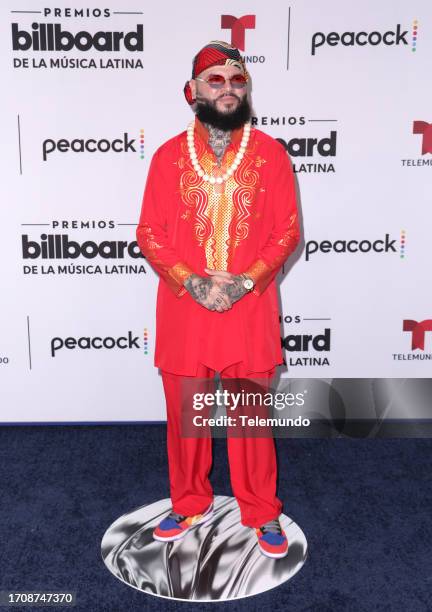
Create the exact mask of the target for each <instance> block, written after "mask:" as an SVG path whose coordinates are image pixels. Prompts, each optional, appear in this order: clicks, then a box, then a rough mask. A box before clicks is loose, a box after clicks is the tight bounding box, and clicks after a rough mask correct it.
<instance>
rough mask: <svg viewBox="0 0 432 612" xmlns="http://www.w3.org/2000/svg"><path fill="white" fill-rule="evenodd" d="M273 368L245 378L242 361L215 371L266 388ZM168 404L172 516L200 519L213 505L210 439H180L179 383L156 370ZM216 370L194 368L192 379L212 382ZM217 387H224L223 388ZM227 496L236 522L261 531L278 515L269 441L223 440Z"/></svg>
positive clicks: (279, 506) (273, 455)
mask: <svg viewBox="0 0 432 612" xmlns="http://www.w3.org/2000/svg"><path fill="white" fill-rule="evenodd" d="M274 372H275V369H274V368H273V369H272V370H270V371H268V372H260V373H255V374H246V373H245V370H244V365H243V362H239V363H236V364H233V365H230V366H229V367H227V368H225V369H224V370H222V371H221V372H220V377H221V379H224V378H255V379H258V378H259V379H265V380H266V381H268V384H270V381H271V379H272V377H273V375H274ZM161 374H162V381H163V385H164V391H165V399H166V405H167V450H168V464H169V479H170V495H171V502H172V506H173V510H174V512H178V513H179V514H184V515H187V516H191V515H195V514H199V513H200V512H202V511H204V510H205V509H206V508H207V507H208V505H209V504H210V503H211V502H212V501H213V489H212V486H211V484H210V481H209V479H208V474H209V472H210V469H211V465H212V438H211V437H202V438H187V437H182V435H181V409H182V408H181V406H182V389H183V388H184V387H182V379H183V380H184V379H185V378H186V379H188V380H189V381H192V383H191V384H193V380H194V378H195V377H192V376H187V377H184V376H179V375H177V374H172V373H170V372H166V371H164V370H161ZM214 375H215V370H212V369H211V368H208V367H207V366H205V365H203V364H199V366H198V370H197V375H196V378H200V379H213V377H214ZM222 386H223V387H225V385H224V384H223V383H222ZM227 447H228V459H229V466H230V478H231V487H232V491H233V493H234V495H235V497H236V499H237V502H238V505H239V507H240V514H241V522H242V524H243V525H245V526H247V527H260V526H261V525H263V524H264V523H266V522H267V521H269V520H271V519H274V518H276V517H278V516H279V514H280V513H281V511H282V502H281V501H280V499H278V497H277V496H276V478H277V464H276V453H275V447H274V440H273V438H272V437H263V438H259V437H230V436H227Z"/></svg>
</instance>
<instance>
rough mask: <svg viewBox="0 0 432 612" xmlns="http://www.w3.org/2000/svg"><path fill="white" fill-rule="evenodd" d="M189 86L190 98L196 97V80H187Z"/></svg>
mask: <svg viewBox="0 0 432 612" xmlns="http://www.w3.org/2000/svg"><path fill="white" fill-rule="evenodd" d="M189 86H190V88H191V93H192V98H194V99H195V98H196V81H195V79H191V80H190V81H189Z"/></svg>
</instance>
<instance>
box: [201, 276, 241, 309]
mask: <svg viewBox="0 0 432 612" xmlns="http://www.w3.org/2000/svg"><path fill="white" fill-rule="evenodd" d="M205 271H206V272H207V274H210V275H211V276H212V278H213V281H214V282H215V283H217V284H218V285H219V287H220V289H221V290H222V292H223V294H224V295H225V296H226V297H227V298H228V299H229V301H230V304H231V305H232V304H234V302H237V300H239V299H240V298H242V297H243V296H244V295H245V294H246V293H248V291H247V289H245V288H244V287H243V281H244V278H243V277H242V276H240V275H239V274H231V273H230V272H226V270H210V269H208V268H206V269H205Z"/></svg>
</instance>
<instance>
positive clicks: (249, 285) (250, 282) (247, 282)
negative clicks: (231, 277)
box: [240, 274, 255, 291]
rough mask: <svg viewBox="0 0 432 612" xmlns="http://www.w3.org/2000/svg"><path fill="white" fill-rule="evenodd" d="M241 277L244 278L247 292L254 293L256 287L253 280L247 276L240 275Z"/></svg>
mask: <svg viewBox="0 0 432 612" xmlns="http://www.w3.org/2000/svg"><path fill="white" fill-rule="evenodd" d="M240 276H241V277H242V278H243V287H244V288H245V289H246V291H252V289H253V288H254V287H255V283H254V282H253V280H252V279H251V278H250V277H249V276H246V274H240Z"/></svg>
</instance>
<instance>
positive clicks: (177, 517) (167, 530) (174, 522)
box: [153, 503, 213, 542]
mask: <svg viewBox="0 0 432 612" xmlns="http://www.w3.org/2000/svg"><path fill="white" fill-rule="evenodd" d="M212 516H213V503H211V504H210V506H209V507H208V508H207V510H205V512H203V513H202V514H195V515H194V516H185V515H183V514H178V513H177V512H174V511H173V510H171V512H170V513H169V514H168V516H166V517H165V518H164V519H162V520H161V522H160V523H159V525H158V526H157V527H156V528H155V529H154V531H153V537H154V539H155V540H159V541H160V542H172V541H173V540H180V538H183V537H184V536H185V535H186V534H187V532H188V531H189V530H190V529H192V527H196V525H200V524H201V523H205V522H207V521H209V520H210V519H211V518H212Z"/></svg>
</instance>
